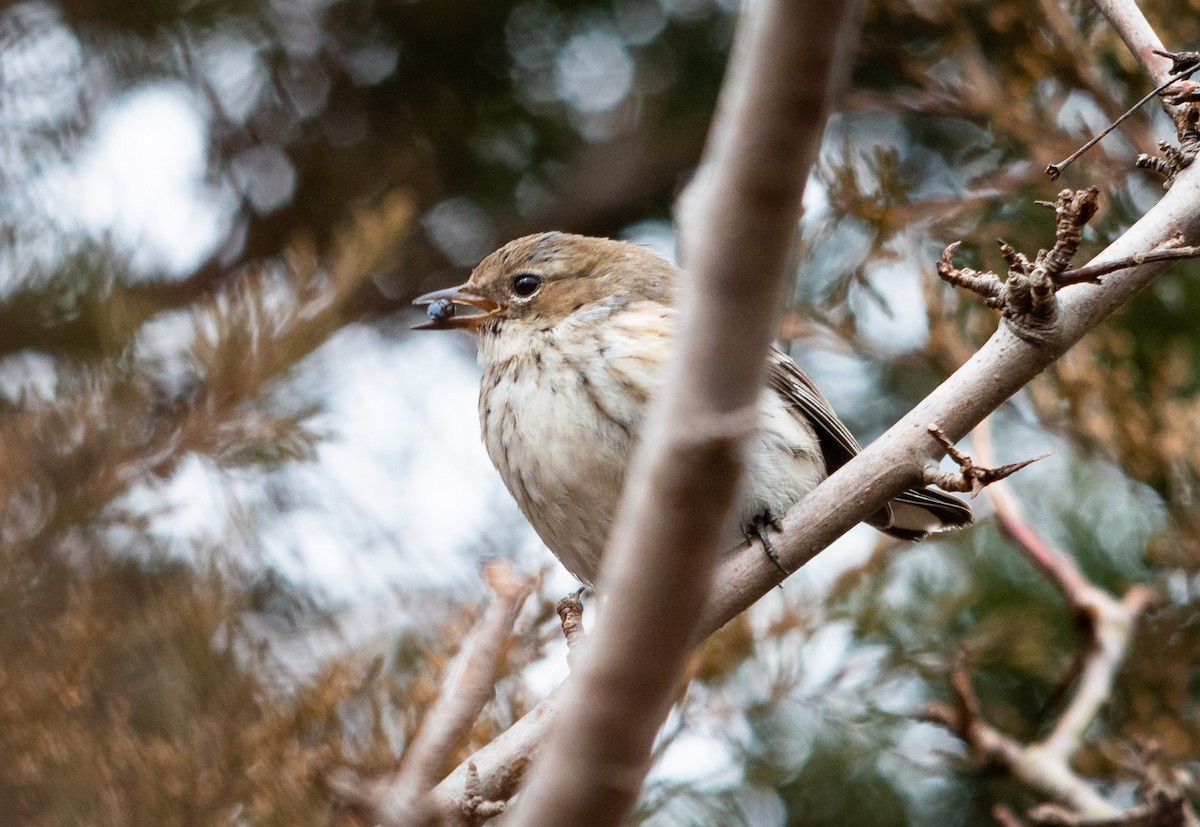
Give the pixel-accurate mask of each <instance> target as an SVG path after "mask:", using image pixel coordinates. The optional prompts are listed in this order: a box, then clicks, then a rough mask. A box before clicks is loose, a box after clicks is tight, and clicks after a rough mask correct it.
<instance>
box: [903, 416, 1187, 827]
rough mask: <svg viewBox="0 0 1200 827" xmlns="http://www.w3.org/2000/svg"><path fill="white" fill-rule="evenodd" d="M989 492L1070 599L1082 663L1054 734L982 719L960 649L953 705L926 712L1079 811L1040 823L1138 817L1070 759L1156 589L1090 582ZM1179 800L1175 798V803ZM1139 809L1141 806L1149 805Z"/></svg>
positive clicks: (980, 760) (1015, 537)
mask: <svg viewBox="0 0 1200 827" xmlns="http://www.w3.org/2000/svg"><path fill="white" fill-rule="evenodd" d="M973 442H974V444H975V449H976V453H977V454H978V455H979V456H980V457H981V460H982V461H984V462H987V463H991V462H993V461H994V456H993V451H992V444H991V429H990V427H989V425H988V423H987V422H986V421H985V422H983V423H981V424H980V425H979V427H978V428H976V429H975V433H974V437H973ZM988 495H989V497H990V498H991V500H992V503H993V505H994V506H995V509H996V520H997V523H998V525H999V526H1000V529H1001V531H1003V533H1004V534H1005V536H1007V537H1008V538H1009V539H1010V540H1012V542H1013V544H1014V545H1015V546H1016V547H1017V549H1018V550H1020V551H1021V552H1022V553H1023V554H1024V555H1025V556H1026V557H1027V558H1028V559H1029V560H1030V561H1031V562H1032V563H1033V564H1034V565H1035V566H1036V567H1037V568H1038V569H1039V570H1041V572H1042V573H1043V574H1045V575H1046V577H1047V578H1049V579H1050V581H1051V582H1052V583H1054V585H1055V586H1056V587H1057V588H1058V590H1059V591H1060V592H1061V593H1062V595H1063V597H1064V598H1065V599H1066V602H1067V605H1068V607H1069V608H1070V610H1071V612H1072V614H1073V615H1074V616H1075V618H1076V620H1077V622H1078V624H1079V627H1080V629H1081V633H1082V635H1083V637H1084V643H1083V645H1084V646H1085V648H1086V652H1085V659H1084V666H1083V670H1082V672H1081V675H1080V677H1079V681H1078V684H1077V685H1076V687H1075V690H1074V693H1073V694H1072V697H1071V700H1070V702H1069V703H1068V704H1067V707H1066V709H1065V710H1064V711H1063V713H1062V715H1061V716H1059V719H1058V721H1057V722H1056V723H1055V725H1054V727H1053V728H1052V730H1051V732H1050V734H1049V735H1048V736H1047V737H1046V738H1044V739H1042V740H1041V741H1039V742H1037V743H1034V744H1029V745H1024V744H1021V743H1019V742H1018V741H1016V740H1015V739H1013V738H1010V737H1009V736H1007V735H1005V734H1003V733H1001V732H999V731H998V730H996V729H995V728H994V727H992V726H990V725H989V724H988V723H987V722H986V721H984V719H983V717H982V714H981V713H980V709H979V703H978V700H977V699H976V698H975V696H974V694H973V692H972V689H971V678H970V673H969V671H968V669H967V664H966V659H965V657H964V656H963V655H962V654H961V653H960V656H959V657H958V659H957V660H956V662H955V666H954V669H953V672H952V673H951V686H952V688H953V693H954V699H955V703H954V705H953V707H947V706H945V705H933V706H931V707H929V708H927V709H926V710H925V711H924V713H923V714H922V716H921V717H923V718H924V719H925V720H928V721H932V722H935V723H939V724H941V725H942V726H945V727H946V728H947V729H948V730H950V731H951V732H953V733H954V734H955V735H956V736H958V737H959V738H960V739H962V741H963V742H964V743H966V744H967V746H968V748H969V749H970V751H971V755H972V757H973V759H974V760H975V761H976V763H977V764H978V765H980V766H981V767H982V766H990V767H995V768H999V769H1002V770H1004V771H1005V772H1008V773H1009V774H1011V775H1012V776H1013V777H1014V778H1016V779H1017V780H1019V781H1021V782H1022V783H1024V784H1026V785H1027V786H1029V787H1030V788H1031V789H1033V790H1035V791H1037V792H1038V793H1040V794H1042V795H1044V796H1046V797H1047V798H1050V799H1051V800H1053V801H1055V802H1058V803H1059V804H1062V805H1065V807H1066V808H1067V811H1066V812H1067V813H1068V815H1069V817H1070V818H1071V819H1073V820H1072V821H1061V822H1050V821H1045V820H1040V819H1042V816H1041V815H1038V812H1039V811H1035V812H1034V813H1031V814H1030V816H1029V817H1030V818H1031V819H1032V820H1034V821H1035V823H1038V824H1049V823H1062V824H1082V823H1087V824H1093V823H1094V821H1095V819H1106V821H1105V822H1104V823H1111V824H1113V825H1114V827H1115V825H1124V824H1129V825H1132V824H1136V823H1140V822H1136V821H1131V820H1129V818H1131V817H1132V815H1131V814H1132V812H1133V811H1129V812H1127V813H1122V812H1121V811H1119V810H1118V809H1117V808H1116V807H1115V806H1113V805H1112V804H1110V803H1109V802H1107V801H1105V800H1104V798H1103V797H1102V796H1100V795H1099V793H1097V792H1096V791H1095V790H1094V789H1093V788H1092V787H1091V786H1090V785H1088V784H1087V782H1086V781H1084V780H1083V779H1082V778H1080V777H1079V776H1078V775H1077V774H1075V772H1074V771H1073V770H1072V769H1071V766H1070V761H1071V759H1072V757H1073V756H1074V755H1075V753H1077V752H1078V751H1079V749H1080V748H1081V747H1082V745H1083V739H1084V735H1085V734H1086V732H1087V729H1088V727H1090V726H1091V725H1092V723H1093V722H1094V721H1095V720H1096V717H1097V716H1098V715H1099V713H1100V710H1101V709H1102V708H1103V706H1104V705H1105V704H1106V703H1107V702H1108V699H1109V697H1110V696H1111V694H1112V690H1113V684H1114V681H1115V679H1116V675H1117V670H1118V669H1119V668H1120V665H1121V663H1122V661H1123V660H1124V658H1125V654H1126V652H1127V651H1128V649H1129V644H1130V641H1131V639H1132V637H1133V631H1134V624H1135V621H1136V619H1137V617H1138V615H1139V614H1140V613H1141V611H1142V610H1143V609H1144V608H1145V606H1146V605H1147V604H1148V602H1149V601H1150V599H1151V597H1152V593H1151V592H1150V590H1149V589H1147V588H1145V587H1143V586H1134V587H1132V588H1131V589H1130V590H1129V591H1128V592H1127V593H1126V595H1125V596H1124V598H1122V599H1121V600H1116V599H1114V598H1113V597H1111V596H1110V595H1109V594H1108V593H1106V592H1104V591H1103V590H1101V589H1099V588H1098V587H1096V586H1095V585H1094V584H1092V583H1091V582H1090V581H1089V580H1088V579H1087V577H1086V576H1085V575H1084V574H1083V572H1082V571H1081V570H1080V569H1079V567H1078V566H1077V565H1076V564H1075V561H1074V560H1072V559H1071V557H1070V555H1068V554H1067V553H1066V552H1064V551H1062V550H1061V549H1057V548H1055V547H1054V546H1052V545H1050V544H1049V543H1048V542H1046V541H1045V540H1044V539H1043V538H1042V537H1041V536H1040V535H1039V534H1038V533H1037V532H1036V531H1035V530H1034V529H1033V527H1032V526H1030V524H1029V523H1028V521H1027V520H1026V519H1025V516H1024V514H1023V512H1022V510H1021V506H1020V502H1019V501H1018V500H1017V498H1016V496H1015V495H1014V494H1013V492H1012V489H1011V488H1010V487H1009V486H1008V484H1007V483H1006V482H1003V481H996V484H994V485H992V486H991V487H989V488H988ZM1172 802H1174V799H1172ZM1176 804H1177V802H1174V803H1173V804H1172V806H1175V805H1176ZM1154 806H1156V805H1155V801H1153V800H1152V801H1149V802H1147V804H1146V807H1148V808H1149V807H1154ZM1039 809H1040V808H1039ZM1138 809H1139V813H1140V811H1141V810H1142V809H1145V808H1138ZM1040 812H1041V813H1043V814H1044V813H1045V812H1047V811H1046V810H1042V809H1040ZM1053 812H1057V813H1061V812H1062V811H1061V810H1055V811H1053ZM1155 812H1157V810H1155ZM1139 817H1140V815H1139ZM1121 819H1125V820H1121ZM1166 823H1167V822H1163V824H1166ZM1176 823H1178V824H1183V822H1176Z"/></svg>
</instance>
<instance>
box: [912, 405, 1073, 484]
mask: <svg viewBox="0 0 1200 827" xmlns="http://www.w3.org/2000/svg"><path fill="white" fill-rule="evenodd" d="M929 433H931V434H932V435H933V438H934V439H936V440H937V441H938V442H939V443H941V446H942V447H943V448H944V449H945V450H946V454H947V455H948V456H949V457H950V459H952V460H954V462H955V464H957V465H958V469H959V470H958V473H957V474H956V473H954V472H953V471H943V470H942V469H941V468H939V467H938V465H937V463H935V462H932V461H931V462H930V464H929V465H927V466H926V467H925V484H926V485H936V486H937V487H938V488H941V489H942V490H944V491H961V492H964V493H965V492H968V491H969V492H971V497H972V498H974V497H977V496H979V492H980V491H982V490H983V489H984V488H985V487H986V486H989V485H993V484H994V483H997V482H1000V481H1001V480H1003V479H1004V478H1005V477H1008V476H1012V475H1013V474H1015V473H1017V472H1018V471H1020V470H1021V469H1022V468H1024V467H1025V466H1027V465H1032V464H1033V463H1035V462H1037V461H1038V460H1042V459H1045V458H1046V457H1048V456H1049V454H1043V455H1042V456H1040V457H1034V458H1033V459H1027V460H1024V461H1023V462H1014V463H1011V464H1009V465H1002V466H1000V467H999V468H985V467H984V466H982V465H976V464H975V461H974V460H973V459H971V458H970V457H969V456H967V455H966V454H964V453H963V452H962V451H960V450H958V448H957V447H955V445H954V441H953V440H952V439H950V437H948V436H946V435H945V434H944V433H943V432H942V429H941V426H939V425H938V424H937V423H936V422H934V423H932V424H930V426H929Z"/></svg>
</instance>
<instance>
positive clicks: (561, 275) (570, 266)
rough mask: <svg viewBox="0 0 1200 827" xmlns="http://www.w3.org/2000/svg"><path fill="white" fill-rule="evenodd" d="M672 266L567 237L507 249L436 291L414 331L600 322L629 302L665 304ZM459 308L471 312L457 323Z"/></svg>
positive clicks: (606, 243)
mask: <svg viewBox="0 0 1200 827" xmlns="http://www.w3.org/2000/svg"><path fill="white" fill-rule="evenodd" d="M677 272H678V271H677V270H676V269H675V267H674V266H673V265H671V264H670V263H669V262H667V261H665V260H664V259H662V258H661V257H659V256H658V255H656V254H655V253H653V252H651V251H650V250H647V249H646V248H644V247H639V246H638V245H636V244H630V243H628V242H625V241H613V240H611V239H607V238H590V237H588V236H581V235H571V234H569V233H558V232H551V233H539V234H537V235H529V236H525V237H524V238H518V239H517V240H516V241H510V242H509V243H508V244H506V245H504V246H503V247H501V248H500V249H499V250H497V251H496V252H494V253H492V254H491V255H490V256H488V257H487V258H485V259H484V260H483V261H482V262H480V264H479V266H478V267H476V268H475V271H474V272H473V273H471V278H470V279H468V280H467V282H466V283H465V284H462V285H459V286H458V287H450V288H447V289H445V290H436V291H434V292H432V293H426V294H425V295H424V296H421V297H420V298H418V299H417V300H416V301H414V302H413V303H414V304H419V305H427V306H428V308H429V309H428V315H429V321H428V322H426V323H425V324H422V325H418V327H417V329H419V330H470V331H472V332H475V333H480V334H496V333H499V332H500V331H502V330H505V329H514V328H515V329H523V330H526V329H532V330H550V329H553V328H554V327H556V326H557V325H559V324H560V323H561V322H563V321H565V320H566V319H568V318H571V317H576V316H580V314H582V316H592V317H594V318H603V317H604V316H606V315H608V314H611V313H613V312H616V311H618V310H621V309H622V308H624V307H627V306H629V305H630V304H631V303H633V302H636V301H656V302H662V303H670V302H671V301H672V292H673V290H674V288H675V282H676V273H677ZM460 306H467V307H470V308H474V310H475V312H472V313H467V314H464V315H459V313H458V308H459V307H460Z"/></svg>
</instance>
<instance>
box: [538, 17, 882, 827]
mask: <svg viewBox="0 0 1200 827" xmlns="http://www.w3.org/2000/svg"><path fill="white" fill-rule="evenodd" d="M860 10H861V4H860V3H857V2H832V3H818V2H815V0H807V1H806V2H795V0H760V2H757V3H752V4H750V5H748V6H747V7H746V10H745V11H744V13H743V17H742V19H741V21H740V24H739V27H738V35H737V40H736V42H735V45H734V49H733V55H732V57H731V59H730V68H729V71H728V73H727V75H726V81H725V85H724V88H723V89H722V93H721V98H720V101H719V103H718V111H717V116H716V118H715V120H714V125H713V129H712V132H711V134H710V144H709V146H708V149H707V151H706V154H705V160H704V163H703V164H702V166H701V169H700V171H699V173H698V174H697V177H696V181H695V182H694V183H693V185H692V187H691V189H690V190H689V192H688V194H687V195H686V196H685V199H684V201H683V203H682V205H681V213H682V215H681V221H682V232H681V235H682V249H683V251H684V260H685V264H686V267H687V272H688V279H687V281H686V282H685V284H684V288H683V292H682V296H681V302H680V329H679V333H678V338H677V340H676V343H675V351H674V355H673V358H672V360H671V363H670V365H669V366H668V368H667V377H666V382H665V385H664V388H663V390H662V392H660V393H659V394H658V395H657V396H656V398H655V400H654V403H653V405H652V407H651V411H650V412H649V414H648V424H647V427H646V430H645V433H644V436H643V441H642V445H641V446H640V448H639V450H638V452H637V455H636V456H635V458H634V461H633V464H632V467H631V469H630V473H629V476H628V478H627V483H626V488H625V492H624V495H623V501H622V504H621V508H620V509H619V512H618V515H617V520H616V523H615V525H614V528H613V532H612V536H611V537H610V540H609V548H608V551H607V552H606V554H605V564H604V570H603V572H602V574H601V586H602V589H601V590H602V591H604V592H605V593H606V594H608V603H607V606H606V611H605V612H604V613H603V615H602V616H601V618H600V622H599V624H598V625H597V627H596V629H595V630H594V631H593V632H592V633H591V635H590V636H589V639H588V641H587V643H586V644H585V645H584V646H583V647H581V649H580V650H578V651H577V655H576V657H577V661H576V663H575V664H574V665H573V666H574V668H573V670H572V672H573V679H572V680H571V681H570V682H569V684H567V686H566V687H565V689H564V697H563V698H562V700H561V702H560V703H561V704H562V705H563V709H564V712H563V714H561V715H559V716H558V717H557V718H556V720H555V723H554V725H553V727H552V731H551V733H550V736H549V740H548V742H547V744H546V747H545V750H546V755H545V756H544V757H543V758H542V759H540V760H539V761H538V762H537V763H536V764H535V766H534V770H533V777H532V779H531V780H530V784H529V787H528V789H527V791H526V792H525V794H524V796H523V797H522V800H521V803H520V805H519V806H518V807H517V809H516V812H515V813H514V819H515V821H514V823H516V824H519V825H541V824H572V825H601V824H618V823H620V822H621V821H622V820H623V819H624V818H625V816H626V815H627V814H628V812H629V811H630V809H632V807H633V805H634V803H635V802H636V800H637V796H638V793H639V792H640V790H641V787H642V782H643V780H644V778H645V774H646V771H647V770H648V768H649V761H650V753H651V747H652V745H653V742H654V738H655V735H656V733H657V732H658V729H659V727H660V726H661V725H662V721H663V720H664V718H665V717H666V714H667V712H668V710H669V708H670V704H671V701H672V698H673V697H674V694H675V690H676V688H677V685H678V683H679V681H680V680H681V676H682V673H683V666H684V664H685V661H686V658H687V654H688V652H689V649H690V646H691V643H692V642H693V641H694V640H695V628H696V623H697V621H698V619H699V617H700V615H701V612H702V610H703V608H704V606H705V604H706V603H707V601H708V597H709V591H710V584H711V575H712V566H713V562H714V555H715V552H716V550H717V545H718V543H719V542H720V538H721V534H722V533H723V531H724V528H725V525H726V523H727V520H728V515H729V511H730V508H731V506H732V503H733V498H734V495H735V493H736V489H737V483H738V480H739V479H740V477H741V473H742V466H743V460H742V453H743V452H742V446H743V445H744V443H745V441H746V440H747V439H748V438H749V437H750V436H751V435H752V434H753V433H754V432H755V429H756V427H757V419H758V398H759V395H760V393H761V389H762V374H763V370H764V368H765V363H764V358H763V357H764V355H765V354H766V352H767V349H768V346H769V344H770V340H771V337H772V335H773V332H774V324H775V321H776V312H775V311H776V308H777V307H778V306H779V299H780V293H781V287H782V284H783V278H782V276H783V271H784V267H785V264H786V262H787V255H788V252H789V250H790V246H791V242H792V238H793V235H794V233H795V228H796V217H797V215H798V214H799V210H800V196H801V193H802V191H803V187H804V182H805V180H806V179H807V176H808V172H809V169H810V167H811V166H812V163H813V161H814V160H815V158H816V154H817V150H818V148H819V145H820V139H821V135H822V132H823V131H824V125H825V115H826V111H827V108H828V93H829V89H830V87H831V77H832V76H833V75H834V74H837V75H838V78H837V79H838V80H839V81H841V80H844V77H845V76H846V75H848V70H849V63H850V61H851V60H852V59H853V55H854V48H853V42H852V41H851V39H850V35H849V31H850V30H852V31H853V33H854V34H855V35H856V31H857V22H858V19H859V16H860V14H859V12H860ZM846 20H850V21H852V22H853V26H852V27H850V26H847V27H844V26H843V23H844V21H846ZM839 30H841V31H839ZM838 59H840V60H841V61H842V62H843V63H844V64H846V65H845V66H837V65H836V61H837V60H838ZM835 69H837V70H840V71H838V72H835Z"/></svg>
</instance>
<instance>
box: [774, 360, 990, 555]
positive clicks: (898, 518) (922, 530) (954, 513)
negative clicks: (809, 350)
mask: <svg viewBox="0 0 1200 827" xmlns="http://www.w3.org/2000/svg"><path fill="white" fill-rule="evenodd" d="M767 383H768V384H769V385H770V386H771V387H772V388H773V389H774V390H775V391H777V392H778V393H779V395H780V396H782V397H783V398H784V399H785V400H787V402H788V403H789V404H790V405H791V406H792V407H793V410H794V411H795V412H796V413H797V414H799V415H801V416H803V417H805V418H806V419H808V421H809V422H810V423H811V424H812V426H813V430H814V431H816V433H817V441H818V442H819V443H820V446H821V455H822V456H823V457H824V458H825V470H826V472H827V473H829V474H832V473H833V472H834V471H836V470H837V469H839V468H841V467H842V466H843V465H845V464H846V463H847V462H849V461H850V460H851V458H853V457H854V455H855V454H857V453H858V452H859V451H860V450H861V448H860V447H859V444H858V441H857V440H855V438H854V435H853V434H851V433H850V431H849V430H847V428H846V426H845V425H843V424H842V421H841V420H840V419H838V418H837V414H835V413H834V412H833V406H831V405H830V404H829V400H827V399H826V398H825V396H824V395H823V394H822V393H821V391H819V390H818V389H817V386H816V385H815V384H813V381H812V379H809V378H808V374H806V373H805V372H804V371H802V370H801V369H800V367H799V366H798V365H797V364H796V363H795V362H793V361H792V360H791V359H790V358H789V357H788V356H787V355H786V354H785V353H783V352H781V351H779V350H776V349H775V348H771V354H770V357H769V359H768V362H767ZM971 521H972V515H971V507H970V506H968V505H967V504H966V503H964V502H963V501H962V500H960V499H958V498H957V497H952V496H950V495H949V494H943V493H942V492H940V491H933V490H931V489H929V488H909V489H907V490H905V491H902V492H900V493H899V494H898V495H896V497H895V499H893V500H892V501H891V502H890V503H888V504H887V505H886V506H884V507H883V508H881V509H880V510H879V511H878V512H876V513H875V514H873V515H872V516H871V517H870V519H868V520H867V522H869V523H870V524H871V525H873V526H875V527H876V528H878V529H880V530H882V531H885V532H887V533H888V534H891V535H893V536H895V537H900V538H901V539H905V540H919V539H921V538H922V537H924V536H925V535H926V534H928V533H929V532H931V531H940V530H942V529H945V528H948V527H955V526H965V525H970V524H971Z"/></svg>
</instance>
